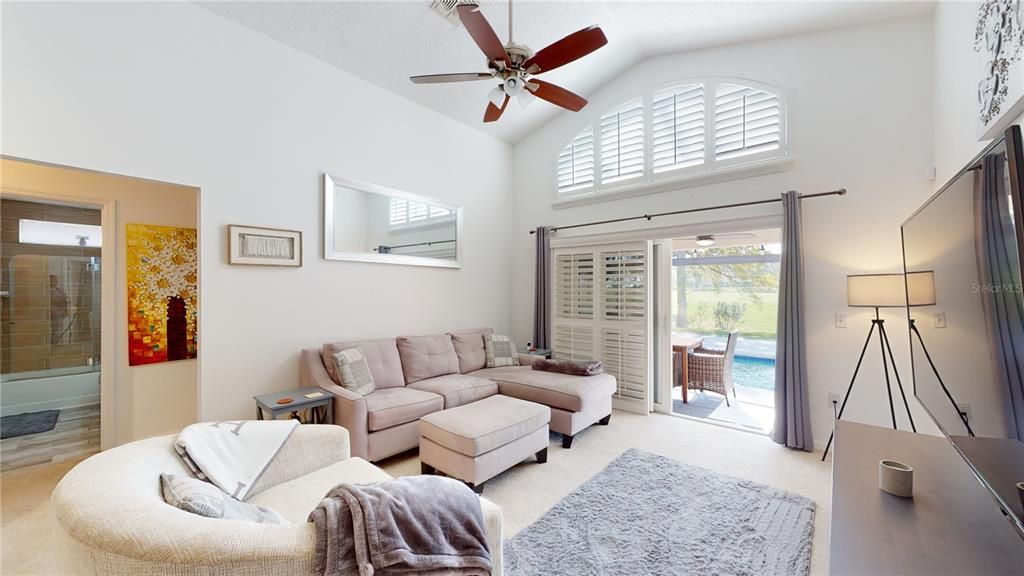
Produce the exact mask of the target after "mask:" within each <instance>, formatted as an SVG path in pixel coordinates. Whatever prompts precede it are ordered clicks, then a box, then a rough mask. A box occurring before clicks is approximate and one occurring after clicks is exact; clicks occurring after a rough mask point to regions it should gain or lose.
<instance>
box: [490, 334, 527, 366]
mask: <svg viewBox="0 0 1024 576" xmlns="http://www.w3.org/2000/svg"><path fill="white" fill-rule="evenodd" d="M484 355H485V356H486V357H487V367H488V368H501V367H503V366H519V354H518V353H517V352H516V343H515V342H514V341H513V340H512V338H510V337H508V336H502V335H501V334H484Z"/></svg>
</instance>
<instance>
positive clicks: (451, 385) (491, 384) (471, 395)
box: [409, 340, 498, 410]
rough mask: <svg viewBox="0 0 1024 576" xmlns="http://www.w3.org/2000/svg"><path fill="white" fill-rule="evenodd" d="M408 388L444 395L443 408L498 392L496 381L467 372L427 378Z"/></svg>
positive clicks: (467, 402) (459, 404) (460, 404)
mask: <svg viewBox="0 0 1024 576" xmlns="http://www.w3.org/2000/svg"><path fill="white" fill-rule="evenodd" d="M481 341H482V340H481ZM409 388H414V389H416V390H426V391H427V392H433V393H434V394H440V395H441V396H443V397H444V408H445V410H447V409H448V408H454V407H456V406H462V405H463V404H469V403H470V402H476V401H477V400H480V399H483V398H487V397H488V396H494V395H495V394H497V393H498V383H497V382H495V381H494V380H488V379H486V378H478V377H476V376H469V375H467V374H445V375H444V376H437V377H435V378H427V379H426V380H420V381H419V382H414V383H412V384H410V385H409Z"/></svg>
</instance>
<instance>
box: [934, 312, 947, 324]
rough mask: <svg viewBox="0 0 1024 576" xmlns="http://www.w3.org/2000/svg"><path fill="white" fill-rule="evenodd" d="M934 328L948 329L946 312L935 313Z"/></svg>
mask: <svg viewBox="0 0 1024 576" xmlns="http://www.w3.org/2000/svg"><path fill="white" fill-rule="evenodd" d="M934 327H935V328H945V327H946V313H945V312H936V313H935V324H934Z"/></svg>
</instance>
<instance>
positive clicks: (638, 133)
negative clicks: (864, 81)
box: [557, 79, 789, 199]
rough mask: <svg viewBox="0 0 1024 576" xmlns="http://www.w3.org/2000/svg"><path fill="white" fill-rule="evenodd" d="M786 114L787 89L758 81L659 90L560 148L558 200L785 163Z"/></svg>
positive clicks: (611, 112) (628, 104)
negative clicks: (768, 164) (766, 164)
mask: <svg viewBox="0 0 1024 576" xmlns="http://www.w3.org/2000/svg"><path fill="white" fill-rule="evenodd" d="M785 116H786V109H785V98H784V95H783V94H782V92H781V91H780V90H778V89H775V88H771V87H768V86H764V85H760V84H756V83H754V82H748V81H742V80H735V79H707V80H704V79H699V80H698V79H693V80H687V81H683V82H679V83H677V84H673V85H671V86H668V87H660V88H658V89H656V90H652V91H650V92H646V93H644V94H641V95H640V96H637V97H634V98H631V99H630V100H628V101H626V102H625V103H623V104H620V105H619V106H616V107H615V108H614V109H612V110H609V111H607V112H605V113H603V114H601V115H600V116H598V117H597V118H596V119H595V120H594V121H593V124H592V125H590V126H587V127H586V128H584V129H583V130H582V131H581V132H580V133H579V134H577V135H576V137H575V138H573V140H572V141H571V142H569V143H568V144H567V145H566V146H565V148H563V149H562V151H561V153H560V154H559V157H558V167H557V173H558V194H557V196H558V197H559V198H563V199H568V198H577V197H585V196H593V195H601V194H609V195H613V194H616V193H619V192H632V191H633V190H634V189H637V190H641V189H643V188H645V187H648V186H651V185H654V184H661V183H664V182H672V181H682V180H689V179H700V178H701V177H702V175H703V176H711V175H714V174H717V173H721V172H724V171H728V172H734V171H737V170H742V167H743V166H746V165H750V166H754V165H758V166H760V165H762V164H765V163H770V162H771V161H777V160H779V159H783V158H786V157H787V156H788V154H789V151H788V145H787V141H786V121H785ZM595 134H596V135H597V141H596V142H595V141H594V135H595ZM595 166H596V167H598V169H597V170H596V171H595ZM651 187H652V188H653V186H651ZM652 191H655V190H652ZM643 192H644V191H643V190H641V193H643Z"/></svg>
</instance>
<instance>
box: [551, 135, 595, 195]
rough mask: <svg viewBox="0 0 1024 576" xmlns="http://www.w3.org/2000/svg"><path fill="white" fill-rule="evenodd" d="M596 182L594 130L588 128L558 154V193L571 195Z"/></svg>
mask: <svg viewBox="0 0 1024 576" xmlns="http://www.w3.org/2000/svg"><path fill="white" fill-rule="evenodd" d="M593 184H594V130H593V129H592V128H587V129H586V130H584V131H582V132H580V133H579V134H577V135H576V137H575V138H573V139H572V142H570V143H569V144H568V145H567V146H566V147H565V148H563V149H562V153H561V154H559V155H558V193H559V194H567V195H571V194H572V192H573V191H577V190H584V189H586V188H588V187H590V186H592V185H593Z"/></svg>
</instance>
